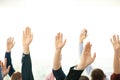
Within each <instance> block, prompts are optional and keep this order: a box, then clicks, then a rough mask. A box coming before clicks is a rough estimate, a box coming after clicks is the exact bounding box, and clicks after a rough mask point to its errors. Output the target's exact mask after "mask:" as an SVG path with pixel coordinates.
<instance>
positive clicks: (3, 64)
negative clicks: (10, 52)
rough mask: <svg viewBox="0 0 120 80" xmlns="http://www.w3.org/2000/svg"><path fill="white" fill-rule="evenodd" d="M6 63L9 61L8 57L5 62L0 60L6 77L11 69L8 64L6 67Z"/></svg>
mask: <svg viewBox="0 0 120 80" xmlns="http://www.w3.org/2000/svg"><path fill="white" fill-rule="evenodd" d="M6 63H7V59H6V58H5V59H4V62H2V61H0V65H1V67H2V73H3V77H5V76H6V75H7V74H8V72H9V70H10V66H8V68H7V67H6Z"/></svg>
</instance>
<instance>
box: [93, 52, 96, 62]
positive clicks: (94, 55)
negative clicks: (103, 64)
mask: <svg viewBox="0 0 120 80" xmlns="http://www.w3.org/2000/svg"><path fill="white" fill-rule="evenodd" d="M95 58H96V52H95V53H94V54H93V56H92V62H93V61H94V60H95Z"/></svg>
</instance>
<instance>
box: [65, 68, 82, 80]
mask: <svg viewBox="0 0 120 80" xmlns="http://www.w3.org/2000/svg"><path fill="white" fill-rule="evenodd" d="M74 68H75V66H73V67H71V68H70V71H69V73H68V75H67V77H66V78H65V80H79V78H80V76H81V74H82V72H83V71H84V70H76V69H74Z"/></svg>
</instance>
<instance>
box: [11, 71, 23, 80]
mask: <svg viewBox="0 0 120 80" xmlns="http://www.w3.org/2000/svg"><path fill="white" fill-rule="evenodd" d="M21 78H22V75H21V73H20V72H14V73H13V74H12V76H11V80H19V79H21Z"/></svg>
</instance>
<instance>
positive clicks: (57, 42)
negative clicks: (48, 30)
mask: <svg viewBox="0 0 120 80" xmlns="http://www.w3.org/2000/svg"><path fill="white" fill-rule="evenodd" d="M65 43H66V40H64V41H63V34H62V33H60V32H59V33H57V36H56V37H55V48H56V50H58V49H59V50H61V49H62V48H63V47H64V45H65Z"/></svg>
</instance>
